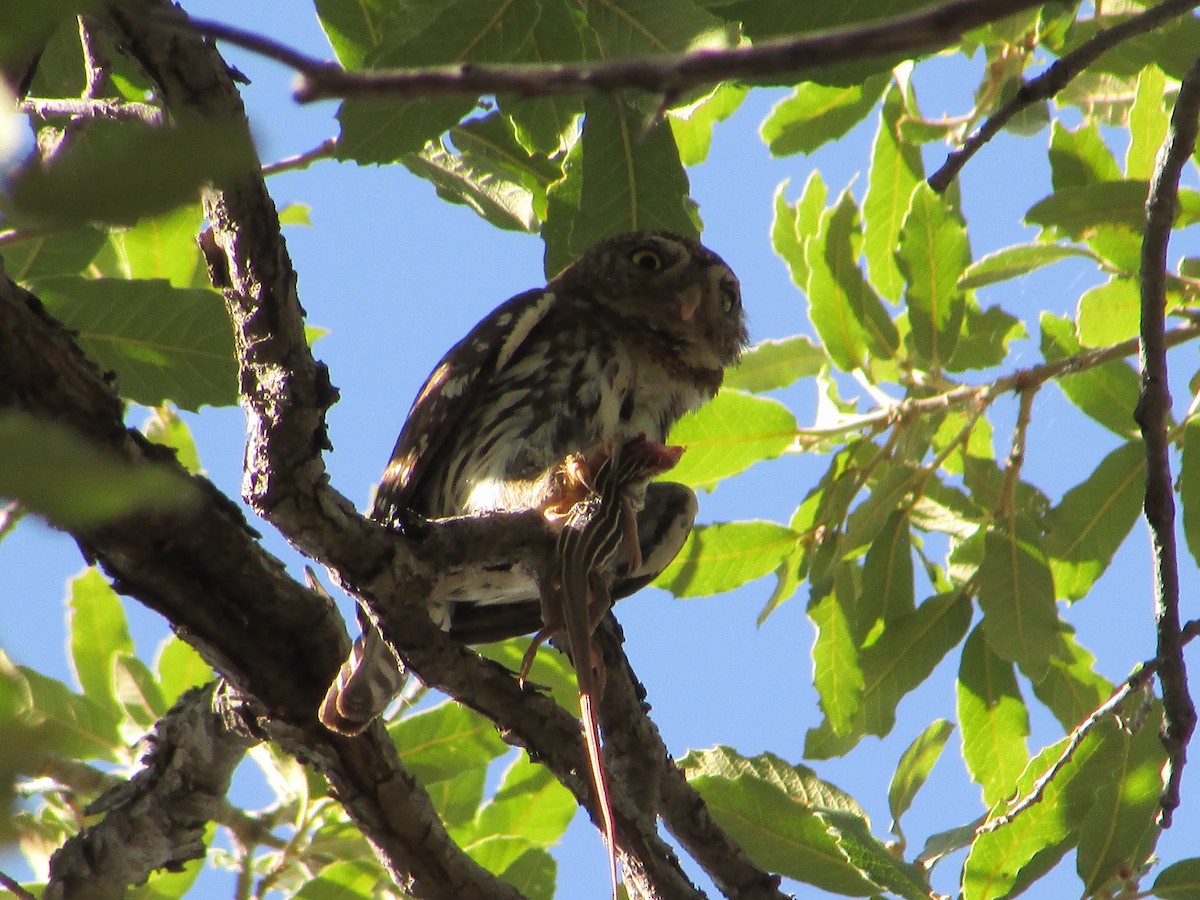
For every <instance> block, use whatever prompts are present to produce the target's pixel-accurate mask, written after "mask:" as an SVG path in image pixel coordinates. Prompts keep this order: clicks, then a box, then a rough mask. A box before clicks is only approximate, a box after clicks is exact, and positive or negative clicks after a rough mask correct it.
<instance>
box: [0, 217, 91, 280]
mask: <svg viewBox="0 0 1200 900" xmlns="http://www.w3.org/2000/svg"><path fill="white" fill-rule="evenodd" d="M107 240H108V235H107V234H105V233H104V232H103V231H101V230H100V229H98V228H79V229H76V230H75V231H65V232H51V233H50V234H45V233H43V232H41V231H39V230H37V229H29V230H27V231H24V232H22V231H21V230H20V229H17V230H16V231H15V232H13V233H12V235H11V236H9V237H6V238H5V240H4V242H3V243H0V251H2V252H3V254H4V271H5V274H7V275H8V277H9V278H11V279H12V280H13V281H19V282H26V281H29V280H31V279H34V278H46V277H48V276H51V275H75V274H77V273H79V272H82V271H83V270H84V269H85V268H87V265H88V263H90V262H91V261H92V260H93V259H95V258H96V254H97V253H99V252H100V248H101V247H103V246H104V244H105V242H106V241H107Z"/></svg>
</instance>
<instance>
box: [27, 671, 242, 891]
mask: <svg viewBox="0 0 1200 900" xmlns="http://www.w3.org/2000/svg"><path fill="white" fill-rule="evenodd" d="M213 697H214V694H213V685H211V684H210V685H208V686H207V687H204V688H196V689H193V690H191V691H189V692H187V693H186V694H184V695H183V696H182V697H180V698H179V702H178V703H176V704H175V706H174V707H173V708H172V709H171V711H170V712H168V713H167V714H166V715H165V716H164V717H163V718H162V719H160V720H159V722H158V724H157V725H156V726H155V728H154V730H153V731H152V732H151V733H150V735H149V740H150V748H151V749H150V752H149V753H147V754H146V756H145V757H143V758H142V765H143V768H142V771H141V772H139V773H138V774H137V775H135V776H134V777H133V778H132V779H130V780H129V781H121V782H120V783H119V784H117V785H116V786H115V787H114V788H113V789H111V790H110V791H109V792H108V793H106V794H104V795H103V796H101V797H100V798H98V799H97V800H96V801H95V802H93V803H92V804H91V805H90V806H89V807H88V809H87V812H88V814H89V815H95V814H97V813H100V812H103V813H104V818H103V819H101V820H100V821H99V822H97V823H96V824H95V825H91V826H89V827H87V828H85V829H84V830H83V831H81V832H80V833H79V834H77V835H75V836H74V837H72V838H71V839H69V840H68V841H67V842H66V843H65V844H63V846H62V847H60V848H59V849H58V850H57V851H55V853H54V856H53V857H51V859H50V882H49V884H48V885H47V886H46V890H45V893H44V894H43V897H44V898H46V900H72V898H79V900H108V898H113V900H117V898H120V897H124V896H125V891H126V887H127V886H128V885H131V884H141V883H142V882H144V881H145V880H146V878H147V877H148V876H149V875H150V873H151V872H153V871H155V870H156V869H172V870H177V869H179V868H180V867H182V866H183V864H184V863H185V862H187V861H188V860H192V859H202V858H203V857H204V853H205V850H204V827H205V825H206V824H207V823H208V821H209V820H211V819H213V818H214V817H215V816H216V814H217V810H218V809H219V808H220V807H221V805H222V804H223V803H224V800H225V792H226V791H227V790H228V789H229V782H230V780H231V779H232V777H233V770H234V769H235V768H236V767H237V764H238V763H239V762H241V759H242V756H243V755H244V754H245V752H246V749H247V748H248V747H249V746H250V745H251V744H252V743H254V741H253V740H252V739H250V738H247V737H245V736H244V735H240V734H237V733H236V732H234V731H232V730H230V729H229V728H227V727H226V726H225V723H224V722H223V721H222V719H221V717H220V716H218V715H217V714H216V712H215V710H214V709H213Z"/></svg>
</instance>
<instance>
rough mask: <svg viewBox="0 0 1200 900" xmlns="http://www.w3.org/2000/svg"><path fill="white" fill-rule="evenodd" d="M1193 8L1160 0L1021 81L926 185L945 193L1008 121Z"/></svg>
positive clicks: (1178, 0)
mask: <svg viewBox="0 0 1200 900" xmlns="http://www.w3.org/2000/svg"><path fill="white" fill-rule="evenodd" d="M1196 6H1200V3H1198V2H1197V0H1164V2H1163V3H1160V4H1159V5H1158V6H1155V7H1153V8H1151V9H1148V10H1146V11H1145V12H1144V13H1141V14H1139V15H1136V16H1133V17H1132V18H1130V19H1127V20H1126V21H1124V22H1122V23H1121V24H1120V25H1114V26H1113V27H1112V28H1106V29H1105V30H1104V31H1101V32H1100V33H1099V34H1097V35H1095V36H1094V37H1092V38H1091V39H1090V40H1087V41H1084V42H1083V43H1082V44H1080V45H1079V46H1078V47H1076V48H1075V49H1074V50H1072V51H1071V52H1070V53H1068V54H1066V55H1065V56H1064V57H1062V59H1059V60H1057V61H1055V62H1054V63H1053V64H1051V65H1050V66H1049V68H1047V69H1046V71H1044V72H1042V74H1041V75H1038V76H1037V77H1036V78H1033V79H1031V80H1029V81H1025V82H1022V84H1021V87H1020V88H1019V89H1018V90H1017V92H1016V94H1014V95H1013V96H1012V98H1011V99H1010V100H1008V102H1007V103H1005V104H1004V105H1003V106H1001V107H1000V108H999V109H998V110H996V111H995V112H994V113H992V115H990V116H989V117H988V118H987V121H985V122H984V123H983V124H982V125H981V126H979V128H978V129H977V130H976V131H975V133H974V134H972V135H971V136H970V137H969V138H967V140H966V141H965V142H964V143H963V145H962V146H961V147H959V148H958V149H957V150H954V151H953V152H952V153H950V155H949V156H947V157H946V161H945V162H944V163H942V167H941V168H940V169H938V170H937V171H936V172H934V173H933V174H932V175H930V176H929V186H930V187H931V188H933V189H934V190H935V191H937V192H938V193H939V194H940V193H941V192H942V191H944V190H946V188H947V187H949V186H950V182H951V181H953V180H954V179H955V177H956V176H957V175H958V173H959V172H960V171H961V170H962V167H963V166H965V165H966V164H967V160H969V159H970V158H971V157H972V156H974V155H975V153H976V152H977V151H978V150H979V148H980V147H982V146H983V145H984V144H986V143H987V142H988V141H990V140H991V139H992V138H994V137H995V136H996V135H997V134H999V133H1000V130H1001V129H1002V128H1004V126H1005V125H1007V124H1008V123H1009V122H1010V121H1012V118H1013V116H1015V115H1017V113H1019V112H1021V111H1022V110H1024V109H1026V108H1028V107H1030V106H1032V105H1033V104H1035V103H1040V102H1041V101H1043V100H1049V99H1050V98H1051V97H1053V96H1054V95H1055V94H1057V93H1058V92H1059V91H1061V90H1062V89H1063V88H1065V87H1066V86H1067V84H1068V83H1069V82H1070V81H1071V79H1073V78H1075V76H1077V75H1078V74H1079V73H1081V72H1082V71H1083V70H1084V69H1086V68H1087V67H1088V66H1090V65H1091V64H1092V63H1094V62H1095V61H1096V60H1097V59H1099V58H1100V57H1101V56H1102V55H1103V54H1104V53H1106V52H1107V51H1109V50H1111V49H1112V48H1113V47H1115V46H1116V45H1117V44H1119V43H1121V42H1122V41H1126V40H1128V39H1129V38H1131V37H1133V36H1135V35H1138V34H1143V33H1145V32H1147V31H1151V30H1153V29H1155V28H1157V27H1158V26H1159V25H1162V24H1163V23H1164V22H1167V21H1168V20H1170V19H1173V18H1175V17H1177V16H1181V15H1183V14H1184V13H1185V12H1187V11H1188V10H1189V9H1193V8H1195V7H1196Z"/></svg>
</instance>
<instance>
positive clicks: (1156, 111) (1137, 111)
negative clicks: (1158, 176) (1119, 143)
mask: <svg viewBox="0 0 1200 900" xmlns="http://www.w3.org/2000/svg"><path fill="white" fill-rule="evenodd" d="M1166 96H1167V79H1166V78H1165V77H1164V76H1163V72H1162V69H1160V68H1159V67H1158V66H1155V65H1150V66H1147V67H1146V68H1144V69H1142V71H1141V72H1139V73H1138V80H1137V93H1136V94H1135V95H1134V98H1133V106H1132V107H1130V109H1129V149H1128V150H1126V151H1125V177H1126V178H1150V177H1151V176H1152V175H1153V174H1154V160H1155V158H1156V157H1157V156H1158V150H1159V148H1160V147H1162V146H1163V144H1164V143H1165V142H1166V139H1167V125H1168V116H1167V111H1166V109H1165V108H1164V106H1163V100H1164V99H1166Z"/></svg>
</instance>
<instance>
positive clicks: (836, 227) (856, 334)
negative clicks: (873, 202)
mask: <svg viewBox="0 0 1200 900" xmlns="http://www.w3.org/2000/svg"><path fill="white" fill-rule="evenodd" d="M861 244H862V234H861V227H860V224H859V217H858V207H857V206H856V205H855V203H854V198H853V197H851V196H850V193H849V191H844V192H843V193H842V195H841V197H840V198H839V199H838V202H837V203H836V204H835V205H834V206H833V207H832V208H831V209H829V210H826V212H825V213H824V215H822V216H821V219H820V225H819V229H818V231H817V232H816V234H814V235H813V236H812V237H811V238H810V239H809V240H808V241H807V242H806V243H805V265H806V268H807V270H808V283H807V285H806V289H805V293H806V294H807V295H808V299H809V308H808V314H809V318H810V319H811V320H812V323H813V327H814V328H816V330H817V334H818V336H819V337H820V338H821V340H822V342H823V343H824V344H825V350H826V352H827V353H828V354H829V356H830V358H831V359H832V360H833V361H834V363H835V364H836V365H837V366H838V367H839V368H841V369H842V370H843V371H847V372H849V371H852V370H854V369H856V368H859V367H860V366H862V365H863V364H864V362H865V358H866V354H867V352H868V351H870V353H871V354H872V355H874V356H875V357H877V358H880V359H888V358H890V357H891V356H892V355H893V354H894V353H895V352H896V349H897V348H898V346H899V343H900V339H899V335H898V334H897V332H896V326H895V325H894V324H893V323H892V321H891V319H890V318H889V317H888V314H887V311H886V310H885V309H884V307H883V303H882V302H881V301H880V299H879V297H878V296H876V294H875V292H874V291H873V290H872V289H871V286H870V285H869V284H868V283H867V281H866V279H865V278H864V277H863V274H862V272H861V271H860V270H859V268H858V257H859V253H860V247H861Z"/></svg>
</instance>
